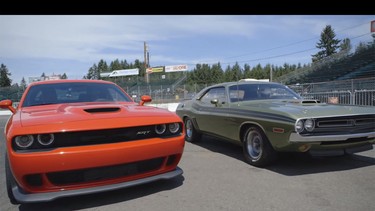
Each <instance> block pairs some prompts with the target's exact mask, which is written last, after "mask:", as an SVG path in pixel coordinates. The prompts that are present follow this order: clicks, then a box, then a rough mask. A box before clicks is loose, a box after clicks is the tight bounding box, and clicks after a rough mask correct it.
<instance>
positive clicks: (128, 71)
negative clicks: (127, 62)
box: [109, 68, 139, 77]
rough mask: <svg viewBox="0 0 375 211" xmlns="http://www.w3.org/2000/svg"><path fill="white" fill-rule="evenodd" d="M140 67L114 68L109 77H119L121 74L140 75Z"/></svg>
mask: <svg viewBox="0 0 375 211" xmlns="http://www.w3.org/2000/svg"><path fill="white" fill-rule="evenodd" d="M138 74H139V69H138V68H135V69H125V70H114V71H112V72H111V74H110V75H109V77H119V76H128V75H138Z"/></svg>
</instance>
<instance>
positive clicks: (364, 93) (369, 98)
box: [302, 90, 375, 106]
mask: <svg viewBox="0 0 375 211" xmlns="http://www.w3.org/2000/svg"><path fill="white" fill-rule="evenodd" d="M302 97H303V98H305V99H317V100H320V102H323V103H331V104H343V105H363V106H375V90H356V91H354V92H351V91H337V92H320V93H319V92H318V93H306V94H302Z"/></svg>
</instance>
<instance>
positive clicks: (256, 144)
mask: <svg viewBox="0 0 375 211" xmlns="http://www.w3.org/2000/svg"><path fill="white" fill-rule="evenodd" d="M262 145H263V139H262V136H261V135H260V134H259V133H258V132H257V131H255V130H253V131H250V132H249V133H248V134H247V137H246V147H247V151H248V152H249V155H250V157H251V158H252V159H253V160H259V158H260V157H261V156H262V153H263V150H262V148H263V146H262Z"/></svg>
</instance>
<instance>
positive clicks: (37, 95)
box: [22, 82, 132, 107]
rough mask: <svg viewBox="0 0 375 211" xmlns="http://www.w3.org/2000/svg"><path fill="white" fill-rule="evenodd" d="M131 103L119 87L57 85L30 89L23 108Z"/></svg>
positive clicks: (41, 85)
mask: <svg viewBox="0 0 375 211" xmlns="http://www.w3.org/2000/svg"><path fill="white" fill-rule="evenodd" d="M98 101H103V102H104V101H105V102H117V101H118V102H121V101H122V102H131V101H132V100H131V99H130V98H129V97H128V96H127V95H125V94H124V93H123V92H122V91H121V89H120V88H119V87H117V86H116V85H114V84H102V83H80V82H73V83H55V84H39V85H34V86H32V87H30V89H29V91H28V93H27V94H26V97H25V100H24V102H23V105H22V106H23V107H27V106H36V105H47V104H59V103H77V102H98Z"/></svg>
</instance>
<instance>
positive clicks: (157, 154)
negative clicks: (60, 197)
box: [8, 136, 185, 194]
mask: <svg viewBox="0 0 375 211" xmlns="http://www.w3.org/2000/svg"><path fill="white" fill-rule="evenodd" d="M184 143H185V142H184V137H183V136H178V137H172V138H168V139H161V138H153V139H149V140H142V141H132V142H121V143H111V144H102V145H89V146H79V147H66V148H59V149H55V150H52V151H44V152H30V153H15V152H11V153H9V154H8V155H9V163H10V167H11V170H12V173H13V175H14V178H15V180H16V182H17V183H18V185H19V186H20V188H21V189H22V190H24V192H26V193H33V194H37V193H38V194H39V193H47V192H48V193H53V192H59V191H60V190H65V191H68V190H78V189H87V188H94V187H100V186H107V185H112V184H120V183H124V182H129V181H135V180H138V179H142V178H146V177H152V176H155V175H160V174H164V173H166V172H169V171H172V170H173V169H175V168H176V167H177V164H178V162H179V160H180V158H181V156H182V153H183V148H184Z"/></svg>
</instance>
